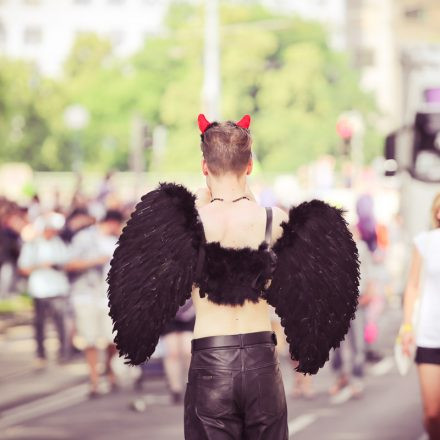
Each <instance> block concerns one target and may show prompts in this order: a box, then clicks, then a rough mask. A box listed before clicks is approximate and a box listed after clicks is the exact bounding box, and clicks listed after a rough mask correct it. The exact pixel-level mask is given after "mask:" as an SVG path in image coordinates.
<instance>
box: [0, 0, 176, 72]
mask: <svg viewBox="0 0 440 440" xmlns="http://www.w3.org/2000/svg"><path fill="white" fill-rule="evenodd" d="M168 4H169V0H0V54H5V55H8V56H11V57H17V58H24V59H28V60H33V61H35V62H36V63H37V65H38V66H39V68H40V69H41V70H42V72H44V73H46V74H48V75H57V74H58V73H59V72H60V69H61V66H62V63H63V61H64V59H65V57H66V55H67V54H68V52H69V50H70V48H71V46H72V43H73V41H74V40H75V37H76V36H77V35H78V34H81V33H85V32H95V33H97V34H98V35H100V36H103V37H107V38H109V39H110V41H111V42H112V43H113V45H114V49H115V52H116V53H117V54H118V55H127V54H130V53H132V52H134V51H135V50H136V49H138V48H139V47H140V46H141V45H142V43H143V42H144V40H145V38H147V37H148V36H149V35H154V34H157V33H158V32H160V29H161V25H162V22H163V17H164V14H165V13H166V10H167V7H168Z"/></svg>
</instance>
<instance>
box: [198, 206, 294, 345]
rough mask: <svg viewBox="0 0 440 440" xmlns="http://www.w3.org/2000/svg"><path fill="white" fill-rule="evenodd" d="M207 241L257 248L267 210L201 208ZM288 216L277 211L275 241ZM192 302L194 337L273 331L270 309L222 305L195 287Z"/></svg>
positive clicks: (258, 305)
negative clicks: (200, 292) (203, 294)
mask: <svg viewBox="0 0 440 440" xmlns="http://www.w3.org/2000/svg"><path fill="white" fill-rule="evenodd" d="M198 212H199V215H200V218H201V220H202V223H203V226H204V230H205V236H206V240H207V242H212V241H217V242H219V243H220V245H221V246H223V247H233V248H242V247H250V248H252V249H257V248H258V246H259V245H260V244H261V242H262V241H264V233H265V228H266V210H265V208H264V207H262V206H260V205H258V204H257V203H255V202H253V201H248V200H240V201H238V202H235V203H232V202H226V203H225V202H221V201H214V202H212V203H208V204H206V205H204V206H202V207H200V208H199V209H198ZM287 218H288V216H287V214H286V213H285V212H284V211H282V210H281V209H279V208H276V207H275V208H273V226H272V239H271V243H274V241H276V240H277V239H278V238H279V237H280V236H281V233H282V228H281V226H280V224H281V223H282V222H283V221H287ZM192 299H193V303H194V306H195V309H196V323H195V327H194V338H201V337H205V336H214V335H229V334H237V333H249V332H258V331H266V330H271V329H272V328H271V322H270V313H269V306H268V304H267V302H266V301H265V300H263V299H260V301H259V302H258V303H252V302H250V301H246V302H245V303H244V305H243V306H231V305H219V304H215V303H213V302H210V301H209V300H208V298H207V297H204V298H200V296H199V289H198V288H197V287H194V288H193V291H192Z"/></svg>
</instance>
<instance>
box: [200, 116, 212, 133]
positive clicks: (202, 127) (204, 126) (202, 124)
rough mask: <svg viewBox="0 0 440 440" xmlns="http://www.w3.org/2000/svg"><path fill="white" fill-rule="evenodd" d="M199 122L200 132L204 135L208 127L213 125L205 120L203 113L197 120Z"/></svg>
mask: <svg viewBox="0 0 440 440" xmlns="http://www.w3.org/2000/svg"><path fill="white" fill-rule="evenodd" d="M197 121H198V123H199V128H200V131H201V132H202V133H204V132H205V130H206V129H207V128H208V126H209V125H210V124H211V123H210V122H209V121H208V120H207V119H206V118H205V115H202V114H201V113H200V115H199V117H198V118H197Z"/></svg>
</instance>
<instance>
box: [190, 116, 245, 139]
mask: <svg viewBox="0 0 440 440" xmlns="http://www.w3.org/2000/svg"><path fill="white" fill-rule="evenodd" d="M197 121H198V123H199V128H200V131H201V132H202V134H203V133H204V132H205V131H206V129H207V128H208V127H209V126H210V125H211V122H209V121H208V120H207V119H206V118H205V115H203V114H200V115H199V117H198V118H197ZM250 123H251V117H250V116H249V115H244V116H243V117H242V118H241V119H240V120H239V121H238V122H236V124H237V125H238V126H239V127H241V128H249V125H250Z"/></svg>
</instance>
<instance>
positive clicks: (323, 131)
mask: <svg viewBox="0 0 440 440" xmlns="http://www.w3.org/2000/svg"><path fill="white" fill-rule="evenodd" d="M203 21H204V11H203V9H202V8H200V7H194V6H191V5H187V4H184V3H177V4H175V5H174V6H172V7H171V8H170V11H169V14H168V17H167V19H166V24H167V30H166V32H164V33H163V34H161V35H158V36H155V37H149V38H147V39H146V41H145V44H144V46H143V47H142V48H141V49H140V50H139V51H138V52H137V53H136V54H134V55H133V56H131V57H129V58H127V59H120V58H118V57H116V56H115V54H114V50H113V48H112V45H111V43H110V42H109V41H107V40H105V39H103V38H100V37H98V36H96V35H94V34H82V35H80V36H79V37H78V39H77V40H76V41H75V43H74V45H73V47H72V50H71V52H70V54H69V56H68V57H67V59H66V62H65V64H64V73H63V75H62V76H61V77H60V78H57V79H49V78H43V77H41V76H40V75H39V74H38V73H37V72H36V70H35V68H34V67H33V66H32V65H28V64H26V63H24V62H16V61H10V60H2V69H1V71H0V158H1V159H2V160H23V161H26V162H28V163H30V164H31V165H32V166H33V167H35V168H37V169H51V170H63V169H70V166H71V163H72V160H73V158H74V149H75V144H77V143H78V142H80V150H81V159H82V161H83V165H84V167H86V168H88V169H99V170H104V169H108V168H110V167H115V168H119V169H125V168H127V166H128V156H129V151H130V142H131V130H132V123H133V118H134V117H135V115H141V116H142V118H144V120H145V121H146V122H147V123H148V125H149V127H150V129H151V130H152V129H153V128H154V127H155V126H157V125H159V124H160V125H163V126H165V127H166V128H167V131H168V136H167V145H166V150H165V155H164V158H163V160H162V161H161V162H160V163H158V164H157V167H158V168H159V170H163V171H171V170H179V171H195V170H198V169H199V160H198V159H199V158H200V154H201V153H200V148H199V137H198V131H197V126H196V122H195V121H196V116H197V114H198V113H199V112H200V111H202V107H201V89H202V81H203V37H204V28H203ZM220 22H221V30H220V39H221V69H222V70H221V80H222V81H221V84H222V86H221V87H222V88H221V112H222V116H223V119H232V120H237V119H239V118H240V117H241V116H242V115H243V114H244V113H250V114H251V115H252V117H253V122H252V126H251V128H252V133H253V136H254V151H255V153H256V157H257V158H258V160H259V162H260V165H261V167H262V169H263V170H265V171H281V172H289V171H294V170H295V169H296V168H297V167H298V166H300V165H301V164H303V163H306V162H308V161H310V160H312V159H314V158H316V157H317V156H318V155H320V154H323V153H337V152H338V151H339V144H340V141H339V139H338V137H337V135H336V131H335V124H336V120H337V118H338V116H339V115H340V114H341V112H343V111H346V110H350V109H356V110H358V111H360V112H361V113H362V114H363V115H364V116H365V118H366V120H369V117H370V114H372V113H373V112H374V104H373V100H372V98H371V97H370V96H368V95H366V94H365V93H363V92H362V91H361V90H360V88H359V79H358V75H357V73H356V72H355V71H354V70H353V69H352V68H351V67H350V66H349V64H348V62H347V58H346V56H345V55H344V54H341V53H337V52H335V51H334V50H332V49H331V48H330V47H329V45H328V43H327V36H326V33H325V31H324V30H323V28H322V26H321V25H319V24H317V23H315V22H309V21H304V20H301V19H299V18H297V17H290V16H281V15H277V14H275V13H273V12H270V11H269V10H267V9H265V8H263V7H262V6H255V5H254V6H252V7H250V6H246V5H245V4H241V5H237V4H232V3H223V4H222V7H221V17H220ZM71 104H80V105H82V106H83V107H85V108H86V109H87V110H88V112H89V114H90V122H89V124H88V126H87V127H85V128H84V129H83V130H82V131H81V133H78V132H73V131H72V130H69V129H68V128H67V127H66V125H65V121H64V118H63V114H64V110H65V108H66V107H67V106H69V105H71ZM371 130H372V129H371V128H370V127H368V136H366V139H367V140H371V143H368V142H369V141H368V142H367V144H366V147H365V148H366V156H367V157H368V158H371V157H372V156H373V155H374V154H375V153H376V152H377V151H378V149H379V147H380V145H377V139H378V137H377V135H375V134H374V130H373V131H371ZM371 133H373V135H372V134H371Z"/></svg>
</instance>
